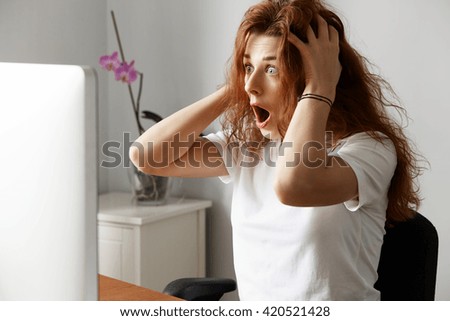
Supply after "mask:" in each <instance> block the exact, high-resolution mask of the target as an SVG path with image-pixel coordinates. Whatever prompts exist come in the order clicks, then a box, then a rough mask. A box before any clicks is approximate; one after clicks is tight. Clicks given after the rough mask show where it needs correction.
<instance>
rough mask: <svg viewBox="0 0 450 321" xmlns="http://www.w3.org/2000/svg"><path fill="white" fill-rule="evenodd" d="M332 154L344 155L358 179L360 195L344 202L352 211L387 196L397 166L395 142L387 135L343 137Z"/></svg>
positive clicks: (361, 134)
mask: <svg viewBox="0 0 450 321" xmlns="http://www.w3.org/2000/svg"><path fill="white" fill-rule="evenodd" d="M329 155H330V156H338V157H340V158H342V159H343V160H344V161H345V162H346V163H347V164H348V165H349V166H350V167H351V168H352V169H353V171H354V173H355V175H356V177H357V180H358V198H357V199H354V200H350V201H347V202H344V205H345V207H346V208H347V209H348V210H349V211H357V210H358V209H359V208H360V207H362V206H365V205H370V204H373V203H374V202H379V201H381V200H384V199H386V198H387V192H388V189H389V186H390V182H391V179H392V176H393V175H394V171H395V168H396V166H397V156H396V152H395V146H394V144H393V143H392V141H391V140H390V139H388V138H387V137H385V138H383V139H382V141H378V140H376V139H374V138H372V137H371V136H370V135H369V134H367V133H358V134H355V135H353V136H350V137H348V138H346V139H345V140H342V141H341V142H340V144H339V145H338V146H337V147H336V148H335V150H333V151H332V152H331V153H330V154H329Z"/></svg>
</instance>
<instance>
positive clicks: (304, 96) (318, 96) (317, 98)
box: [298, 94, 333, 108]
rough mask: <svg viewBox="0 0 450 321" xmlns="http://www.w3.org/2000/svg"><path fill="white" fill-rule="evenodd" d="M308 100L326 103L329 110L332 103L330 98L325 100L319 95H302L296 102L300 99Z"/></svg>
mask: <svg viewBox="0 0 450 321" xmlns="http://www.w3.org/2000/svg"><path fill="white" fill-rule="evenodd" d="M308 98H310V99H316V100H320V101H323V102H325V103H327V104H328V105H329V106H330V108H331V106H333V102H332V101H331V99H330V98H327V97H324V96H321V95H316V94H303V95H302V96H301V97H300V99H299V100H298V101H300V100H302V99H308Z"/></svg>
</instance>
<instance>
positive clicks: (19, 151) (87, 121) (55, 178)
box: [0, 63, 98, 300]
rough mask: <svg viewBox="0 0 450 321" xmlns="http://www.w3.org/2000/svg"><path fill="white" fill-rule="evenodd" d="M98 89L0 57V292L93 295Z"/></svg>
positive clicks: (20, 296)
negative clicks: (2, 59) (3, 60)
mask: <svg viewBox="0 0 450 321" xmlns="http://www.w3.org/2000/svg"><path fill="white" fill-rule="evenodd" d="M96 91H97V89H96V75H95V72H94V70H93V69H91V68H88V67H82V66H69V65H44V64H19V63H0V133H1V144H0V148H1V157H0V300H96V299H97V235H96V230H97V225H96V216H97V181H98V180H97V92H96Z"/></svg>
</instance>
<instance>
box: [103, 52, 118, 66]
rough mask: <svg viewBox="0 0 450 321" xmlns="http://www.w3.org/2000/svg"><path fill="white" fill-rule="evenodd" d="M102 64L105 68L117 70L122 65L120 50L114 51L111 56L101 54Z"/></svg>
mask: <svg viewBox="0 0 450 321" xmlns="http://www.w3.org/2000/svg"><path fill="white" fill-rule="evenodd" d="M100 65H101V66H102V68H103V69H105V70H108V71H111V70H112V71H115V70H116V69H117V68H119V67H120V65H121V63H120V60H119V54H118V52H117V51H114V52H113V54H112V55H111V56H108V55H106V56H101V57H100Z"/></svg>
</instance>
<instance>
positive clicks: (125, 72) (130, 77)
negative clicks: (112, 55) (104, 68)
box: [114, 60, 137, 84]
mask: <svg viewBox="0 0 450 321" xmlns="http://www.w3.org/2000/svg"><path fill="white" fill-rule="evenodd" d="M114 74H115V75H116V80H120V81H122V82H124V83H127V84H131V83H132V82H133V81H135V80H136V79H137V71H136V69H134V60H133V61H132V62H131V63H130V64H127V63H126V61H124V62H123V63H122V65H121V66H120V67H119V68H117V69H116V70H115V71H114Z"/></svg>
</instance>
